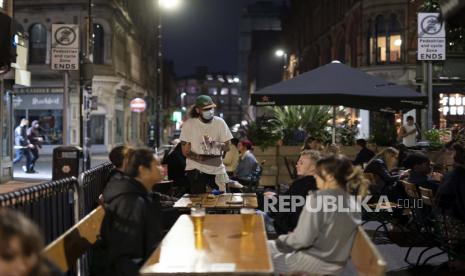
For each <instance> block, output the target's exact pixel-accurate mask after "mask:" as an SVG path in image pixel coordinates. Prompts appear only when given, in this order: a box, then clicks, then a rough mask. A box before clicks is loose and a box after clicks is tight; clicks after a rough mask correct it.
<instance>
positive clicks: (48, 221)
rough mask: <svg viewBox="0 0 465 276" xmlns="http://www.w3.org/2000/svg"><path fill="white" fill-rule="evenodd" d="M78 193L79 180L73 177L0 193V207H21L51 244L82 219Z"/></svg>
mask: <svg viewBox="0 0 465 276" xmlns="http://www.w3.org/2000/svg"><path fill="white" fill-rule="evenodd" d="M77 197H78V181H77V179H76V178H74V177H71V178H65V179H60V180H55V181H50V182H46V183H42V184H39V185H35V186H32V187H29V188H25V189H21V190H18V191H13V192H10V193H6V194H0V207H8V208H11V209H15V210H18V211H19V212H21V213H23V214H24V215H26V216H27V217H29V218H30V219H31V220H32V221H34V222H35V223H36V224H37V225H38V226H39V228H40V230H41V231H42V233H43V235H44V240H45V243H46V244H48V243H50V242H51V241H53V240H55V239H56V238H58V237H59V236H60V235H61V234H63V233H64V232H65V231H66V230H68V229H69V228H70V227H71V226H73V225H74V224H75V223H76V222H77V221H79V218H78V216H77V210H78V205H77Z"/></svg>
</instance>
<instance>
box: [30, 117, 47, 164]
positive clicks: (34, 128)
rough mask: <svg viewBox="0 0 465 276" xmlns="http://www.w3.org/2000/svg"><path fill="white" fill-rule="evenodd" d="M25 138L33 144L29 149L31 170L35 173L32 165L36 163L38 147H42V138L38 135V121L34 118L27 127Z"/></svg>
mask: <svg viewBox="0 0 465 276" xmlns="http://www.w3.org/2000/svg"><path fill="white" fill-rule="evenodd" d="M27 138H28V139H29V141H30V142H31V144H32V145H33V146H34V147H32V148H31V149H30V151H31V169H30V170H31V171H32V172H33V173H36V171H35V170H34V166H35V164H36V161H37V159H39V149H40V148H42V141H43V138H42V136H41V135H40V125H39V121H37V120H34V121H32V124H31V127H30V128H28V129H27Z"/></svg>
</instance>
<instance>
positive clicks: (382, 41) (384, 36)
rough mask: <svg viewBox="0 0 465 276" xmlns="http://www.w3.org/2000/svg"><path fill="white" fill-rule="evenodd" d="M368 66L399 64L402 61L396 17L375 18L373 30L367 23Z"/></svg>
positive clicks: (399, 31) (399, 28)
mask: <svg viewBox="0 0 465 276" xmlns="http://www.w3.org/2000/svg"><path fill="white" fill-rule="evenodd" d="M367 48H368V49H367V50H368V64H374V63H375V62H376V63H377V64H383V63H399V62H400V61H401V59H402V34H401V24H400V23H399V21H398V20H397V16H396V15H391V16H390V17H389V18H388V19H385V18H384V17H383V16H381V15H380V16H378V17H376V20H375V24H374V29H373V27H372V22H371V21H368V30H367Z"/></svg>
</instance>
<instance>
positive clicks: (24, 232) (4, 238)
mask: <svg viewBox="0 0 465 276" xmlns="http://www.w3.org/2000/svg"><path fill="white" fill-rule="evenodd" d="M42 250H43V241H42V235H41V234H40V231H39V229H38V228H37V226H36V225H34V223H33V222H31V221H30V220H29V219H27V218H26V217H25V216H24V215H22V214H21V213H18V212H16V211H13V210H10V209H7V208H0V275H2V276H3V275H5V276H6V275H16V276H32V275H34V276H51V275H63V273H62V272H61V271H60V270H59V269H58V268H57V267H56V266H55V265H53V264H51V263H50V262H49V261H47V260H46V259H45V257H44V256H43V255H42Z"/></svg>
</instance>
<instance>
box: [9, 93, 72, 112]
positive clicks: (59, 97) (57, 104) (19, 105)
mask: <svg viewBox="0 0 465 276" xmlns="http://www.w3.org/2000/svg"><path fill="white" fill-rule="evenodd" d="M13 107H14V109H21V110H25V109H35V110H48V109H63V94H36V95H34V94H28V95H18V94H17V95H15V96H14V97H13Z"/></svg>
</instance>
